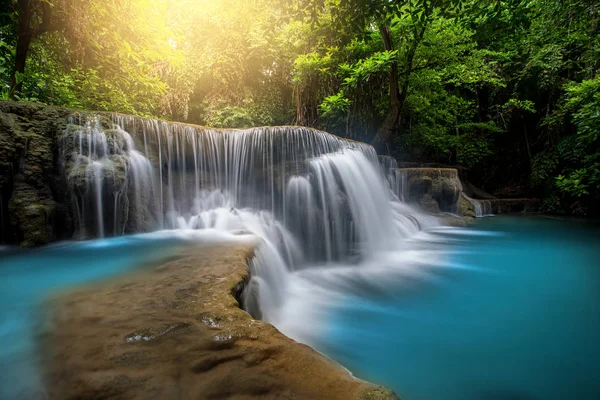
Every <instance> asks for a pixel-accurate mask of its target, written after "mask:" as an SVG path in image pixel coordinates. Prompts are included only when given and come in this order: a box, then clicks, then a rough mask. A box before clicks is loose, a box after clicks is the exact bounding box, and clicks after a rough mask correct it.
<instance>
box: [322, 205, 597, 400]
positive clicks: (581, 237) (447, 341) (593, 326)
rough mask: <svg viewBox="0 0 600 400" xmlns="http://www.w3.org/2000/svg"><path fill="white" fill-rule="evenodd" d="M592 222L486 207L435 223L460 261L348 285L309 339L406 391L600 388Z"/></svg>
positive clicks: (511, 392) (518, 397)
mask: <svg viewBox="0 0 600 400" xmlns="http://www.w3.org/2000/svg"><path fill="white" fill-rule="evenodd" d="M599 228H600V226H599V225H598V224H592V223H589V222H587V223H583V222H577V221H560V220H553V219H547V218H541V217H540V218H522V217H521V218H513V217H493V218H487V219H484V220H481V221H480V222H479V223H478V224H477V225H475V226H474V227H472V228H468V229H462V230H458V231H454V233H453V232H452V231H450V232H448V233H437V234H436V235H437V236H443V237H445V238H446V239H448V240H449V241H450V242H449V243H447V244H445V245H443V246H442V247H444V248H445V250H446V251H447V253H446V255H444V256H443V257H444V258H445V259H444V261H445V262H450V263H451V264H454V265H458V266H461V267H463V268H435V269H433V270H432V272H431V275H429V276H428V278H427V279H422V280H418V281H414V282H411V283H410V285H403V286H402V287H398V289H397V291H395V292H394V295H393V296H386V297H377V296H376V295H373V296H371V297H370V298H364V297H356V296H352V295H348V296H347V297H346V298H345V299H344V302H343V303H342V305H338V306H332V307H331V308H330V309H329V311H327V314H328V315H327V316H326V317H325V320H327V321H328V322H327V323H328V325H329V326H328V331H327V335H324V336H323V337H322V338H321V339H320V341H319V343H317V344H315V345H316V347H317V348H319V350H321V351H322V352H323V353H325V354H327V355H329V356H330V357H332V358H333V359H335V360H337V361H338V362H340V363H341V364H342V365H344V366H345V367H347V368H348V369H350V370H351V371H352V372H353V373H354V374H355V375H356V376H358V377H361V378H364V379H367V380H370V381H373V382H377V383H380V384H384V385H387V386H389V387H391V388H393V389H394V390H395V391H396V393H397V394H399V396H400V397H401V398H402V399H409V400H441V399H444V400H554V399H556V400H558V399H562V400H564V399H578V400H597V399H600V229H599Z"/></svg>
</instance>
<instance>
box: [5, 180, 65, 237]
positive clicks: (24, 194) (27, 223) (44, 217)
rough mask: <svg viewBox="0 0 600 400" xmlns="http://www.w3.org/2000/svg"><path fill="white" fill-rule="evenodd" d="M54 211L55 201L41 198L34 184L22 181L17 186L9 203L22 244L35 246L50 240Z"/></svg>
mask: <svg viewBox="0 0 600 400" xmlns="http://www.w3.org/2000/svg"><path fill="white" fill-rule="evenodd" d="M54 211H55V204H54V201H52V200H50V199H41V198H40V197H39V195H38V192H37V190H36V189H35V188H33V187H32V186H30V185H27V184H24V183H21V184H18V185H17V186H16V187H15V190H14V192H13V195H12V197H11V200H10V203H9V212H10V215H11V222H12V224H13V225H14V226H15V228H16V229H17V231H18V234H19V237H20V238H21V246H23V247H34V246H41V245H44V244H48V243H49V242H50V240H51V238H52V226H51V223H50V222H51V220H52V217H53V215H54Z"/></svg>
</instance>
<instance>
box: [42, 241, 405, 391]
mask: <svg viewBox="0 0 600 400" xmlns="http://www.w3.org/2000/svg"><path fill="white" fill-rule="evenodd" d="M195 246H196V247H194V248H189V249H185V250H182V251H181V253H180V254H178V256H177V257H174V258H169V259H166V260H163V261H161V262H160V263H159V264H157V265H156V266H155V267H154V268H151V269H150V270H148V271H147V272H145V273H137V274H134V275H131V276H127V277H124V278H121V279H119V280H118V281H113V282H106V283H104V284H96V285H93V286H89V287H86V288H83V289H79V290H75V291H73V292H69V293H64V294H62V295H60V296H58V297H56V298H55V299H53V300H52V301H51V302H50V303H49V304H48V306H49V310H50V313H49V315H48V318H47V320H48V321H46V323H45V324H43V326H44V327H45V328H44V329H45V331H44V332H42V334H41V335H40V337H41V338H42V339H41V340H42V343H41V344H42V347H41V348H43V349H45V350H44V354H43V356H44V363H43V368H44V371H45V382H47V393H48V398H49V399H96V398H110V399H140V400H146V399H169V400H177V399H209V398H239V399H244V398H261V399H332V400H336V399H339V400H348V399H354V400H366V399H372V400H390V399H396V396H395V395H394V394H393V393H392V392H390V391H388V390H386V389H384V388H381V387H378V386H374V385H371V384H369V383H366V382H364V381H361V380H358V379H355V378H354V377H352V376H351V375H350V374H349V373H348V372H347V371H346V370H344V369H343V368H341V367H340V366H339V365H337V364H334V363H333V362H332V361H330V360H329V359H327V358H325V357H324V356H322V355H320V354H319V353H317V352H315V351H314V350H312V349H311V348H310V347H308V346H305V345H302V344H299V343H296V342H294V341H293V340H291V339H289V338H287V337H285V336H284V335H283V334H281V333H280V332H279V331H278V330H277V329H275V328H274V327H273V326H272V325H269V324H267V323H265V322H263V321H256V320H253V319H252V317H251V316H250V315H249V314H247V313H246V312H245V311H243V310H242V309H240V308H239V304H238V302H237V301H236V298H237V297H239V292H240V290H242V289H243V286H245V285H246V284H247V282H248V279H249V272H248V259H250V258H251V257H252V254H253V251H252V249H251V248H250V247H248V246H246V245H240V244H230V245H214V244H213V245H211V246H206V247H204V246H198V245H195ZM175 301H176V302H180V303H181V307H178V308H177V309H173V308H172V307H171V306H170V304H172V303H173V302H175ZM149 305H151V307H150V308H149ZM90 321H94V323H90Z"/></svg>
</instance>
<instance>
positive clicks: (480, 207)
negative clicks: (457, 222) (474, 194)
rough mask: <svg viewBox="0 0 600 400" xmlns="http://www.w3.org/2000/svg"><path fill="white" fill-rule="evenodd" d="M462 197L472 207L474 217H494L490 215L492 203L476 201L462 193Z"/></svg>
mask: <svg viewBox="0 0 600 400" xmlns="http://www.w3.org/2000/svg"><path fill="white" fill-rule="evenodd" d="M462 196H463V197H464V198H465V199H467V200H468V201H469V202H470V203H471V204H472V205H473V209H474V210H475V217H477V218H482V217H489V216H493V215H494V214H492V203H491V202H490V201H489V200H476V199H473V198H471V197H469V196H467V195H466V194H464V193H463V194H462Z"/></svg>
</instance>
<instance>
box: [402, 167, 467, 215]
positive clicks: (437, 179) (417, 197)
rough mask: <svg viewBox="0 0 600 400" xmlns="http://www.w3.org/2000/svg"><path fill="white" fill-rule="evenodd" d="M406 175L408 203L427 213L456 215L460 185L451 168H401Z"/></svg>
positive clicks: (460, 190) (454, 170)
mask: <svg viewBox="0 0 600 400" xmlns="http://www.w3.org/2000/svg"><path fill="white" fill-rule="evenodd" d="M397 171H402V172H403V173H404V174H406V176H407V178H406V181H407V186H408V187H407V188H405V193H406V195H407V196H406V197H407V198H408V201H409V202H410V203H413V204H418V205H419V206H420V208H421V209H422V210H423V211H425V212H428V213H433V214H436V213H440V212H449V213H453V214H457V213H458V209H459V199H460V194H461V192H462V184H461V182H460V179H459V177H458V171H457V170H456V169H453V168H401V169H398V170H397Z"/></svg>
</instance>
